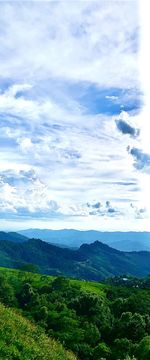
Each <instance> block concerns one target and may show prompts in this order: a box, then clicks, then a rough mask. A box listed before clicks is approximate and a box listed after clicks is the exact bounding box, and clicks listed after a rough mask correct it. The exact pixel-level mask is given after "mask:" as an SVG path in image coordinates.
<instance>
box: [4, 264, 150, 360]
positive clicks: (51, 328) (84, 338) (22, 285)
mask: <svg viewBox="0 0 150 360" xmlns="http://www.w3.org/2000/svg"><path fill="white" fill-rule="evenodd" d="M149 279H150V277H147V279H143V280H140V287H141V288H140V287H137V279H133V278H132V285H131V278H130V284H129V286H128V284H127V282H126V281H125V283H126V285H125V286H120V284H121V282H122V281H124V280H123V278H122V279H121V277H119V278H118V280H117V278H114V279H109V281H108V282H109V283H108V284H104V283H103V284H100V283H96V282H89V281H78V280H73V279H68V278H65V277H62V276H61V277H51V276H46V275H41V274H36V273H31V272H24V271H21V270H20V271H19V270H18V271H17V270H10V269H2V268H1V269H0V301H1V303H3V304H4V305H5V306H7V307H11V308H12V309H8V308H4V306H3V305H1V307H0V319H1V325H0V346H1V349H2V350H3V352H2V351H1V352H0V354H3V353H4V354H6V355H7V356H6V355H5V356H4V355H0V356H1V357H0V359H14V360H20V359H21V360H22V359H23V360H28V359H40V360H42V359H44V360H46V359H53V360H55V359H58V360H61V359H68V360H70V359H75V357H74V356H76V357H77V358H78V359H79V360H104V359H105V360H130V359H136V360H148V359H149V358H150V290H149V289H148V288H146V286H145V284H146V283H147V284H148V283H149ZM113 282H114V283H115V284H116V285H115V286H114V285H112V283H113ZM110 284H111V285H110ZM142 284H143V285H142ZM121 285H122V284H121ZM123 285H124V283H123ZM142 286H143V288H142ZM24 317H26V319H28V320H26V319H24ZM44 332H45V333H46V335H45V334H44ZM51 339H55V340H51ZM55 341H57V342H60V343H62V345H63V347H64V348H65V349H66V350H71V351H72V352H73V353H74V355H72V353H65V350H63V348H62V347H61V345H59V344H58V343H56V342H55ZM8 344H9V346H8ZM49 348H50V349H51V350H50V352H49V350H48V349H49ZM6 351H7V352H6ZM40 351H41V353H40ZM53 351H54V353H53ZM5 352H6V353H5ZM19 352H20V353H19ZM36 353H37V354H41V355H39V357H36V355H35V354H36ZM28 354H30V355H28ZM42 356H43V357H42Z"/></svg>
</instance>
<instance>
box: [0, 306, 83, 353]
mask: <svg viewBox="0 0 150 360" xmlns="http://www.w3.org/2000/svg"><path fill="white" fill-rule="evenodd" d="M0 359H1V360H2V359H3V360H6V359H7V360H9V359H17V360H29V359H30V360H75V359H76V357H75V356H74V355H73V354H71V353H69V352H68V351H66V350H64V349H63V347H62V345H61V344H59V343H57V342H56V341H54V340H52V339H50V338H48V337H47V336H46V335H45V334H44V332H43V331H42V330H41V329H40V328H38V327H36V326H35V325H33V324H32V323H31V322H30V321H28V320H27V319H25V318H23V317H22V316H21V315H19V314H18V313H17V312H16V311H14V310H11V309H8V308H5V307H4V305H2V304H0Z"/></svg>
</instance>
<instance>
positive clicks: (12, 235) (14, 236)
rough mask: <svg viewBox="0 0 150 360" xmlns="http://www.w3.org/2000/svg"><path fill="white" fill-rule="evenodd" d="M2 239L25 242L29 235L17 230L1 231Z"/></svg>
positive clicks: (0, 238)
mask: <svg viewBox="0 0 150 360" xmlns="http://www.w3.org/2000/svg"><path fill="white" fill-rule="evenodd" d="M0 240H7V241H12V242H17V243H18V242H19V243H20V242H24V241H27V240H28V237H27V236H25V235H21V234H19V233H16V232H4V231H0Z"/></svg>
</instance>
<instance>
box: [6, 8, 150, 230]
mask: <svg viewBox="0 0 150 360" xmlns="http://www.w3.org/2000/svg"><path fill="white" fill-rule="evenodd" d="M0 7H1V19H0V20H1V25H0V32H1V54H2V56H1V59H0V115H1V132H0V151H1V163H0V212H1V219H6V218H7V219H10V220H12V219H14V220H16V221H17V219H18V221H21V219H28V221H29V222H30V221H32V220H33V219H35V221H36V219H38V223H39V220H40V218H41V219H43V220H42V221H43V224H44V221H48V219H49V220H52V219H53V221H57V222H58V227H59V226H62V225H60V224H63V222H61V221H62V219H63V221H64V224H65V223H67V224H68V222H69V223H70V222H73V223H74V224H75V222H76V225H75V226H76V227H77V226H78V225H77V220H75V219H77V218H78V223H79V224H80V226H81V224H82V226H83V227H86V226H87V222H88V223H89V224H90V222H91V227H100V226H102V225H103V227H107V226H109V227H110V228H111V227H115V226H118V224H122V221H125V223H126V224H128V223H130V226H131V228H132V226H135V223H134V220H135V219H136V217H137V215H136V211H134V209H133V208H131V206H130V204H131V203H133V204H136V207H138V206H139V209H142V208H143V209H144V208H145V203H144V202H143V203H142V202H141V194H142V192H143V185H141V178H140V176H141V175H140V174H141V171H140V170H141V168H142V169H146V166H147V168H148V166H149V155H147V156H148V157H146V152H145V151H143V150H142V145H141V144H142V142H141V138H142V121H141V120H140V113H139V110H140V107H141V90H140V85H139V74H138V65H137V57H138V35H139V29H138V27H139V22H138V9H137V5H136V4H135V2H132V1H131V2H126V1H122V2H120V1H113V10H112V4H110V3H109V2H105V1H100V2H99V1H78V2H75V1H73V2H71V3H68V2H67V1H57V2H53V1H45V2H40V1H38V2H37V1H36V2H34V1H30V2H21V3H18V2H15V1H12V2H10V1H9V2H1V3H0ZM10 59H11V61H10ZM116 125H117V126H116ZM124 135H127V136H124ZM127 147H128V152H127V150H126V149H127ZM139 149H141V150H139ZM131 155H132V156H131ZM132 157H134V160H135V163H133V159H132ZM144 161H145V164H144ZM146 162H147V164H146ZM137 203H139V204H137ZM144 214H146V212H145V213H144V212H143V217H144ZM145 216H146V215H145ZM94 219H95V220H94ZM116 219H119V222H118V223H117V222H115V221H116ZM129 219H130V221H129ZM102 221H103V223H102ZM64 226H65V225H64ZM119 226H122V225H119Z"/></svg>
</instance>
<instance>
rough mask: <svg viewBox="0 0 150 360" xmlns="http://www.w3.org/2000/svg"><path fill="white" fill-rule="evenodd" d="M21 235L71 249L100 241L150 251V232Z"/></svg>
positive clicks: (30, 232)
mask: <svg viewBox="0 0 150 360" xmlns="http://www.w3.org/2000/svg"><path fill="white" fill-rule="evenodd" d="M19 233H20V234H21V235H25V236H27V237H28V238H36V239H41V240H43V241H47V242H50V243H54V244H57V245H66V246H70V247H79V246H80V245H82V244H84V243H87V244H91V243H92V242H94V241H96V240H99V241H101V242H103V243H105V244H108V245H110V246H112V247H114V248H116V249H118V250H122V251H141V250H147V251H150V232H134V231H129V232H121V231H114V232H107V231H105V232H101V231H95V230H88V231H79V230H72V229H64V230H49V229H27V230H22V231H19Z"/></svg>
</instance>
